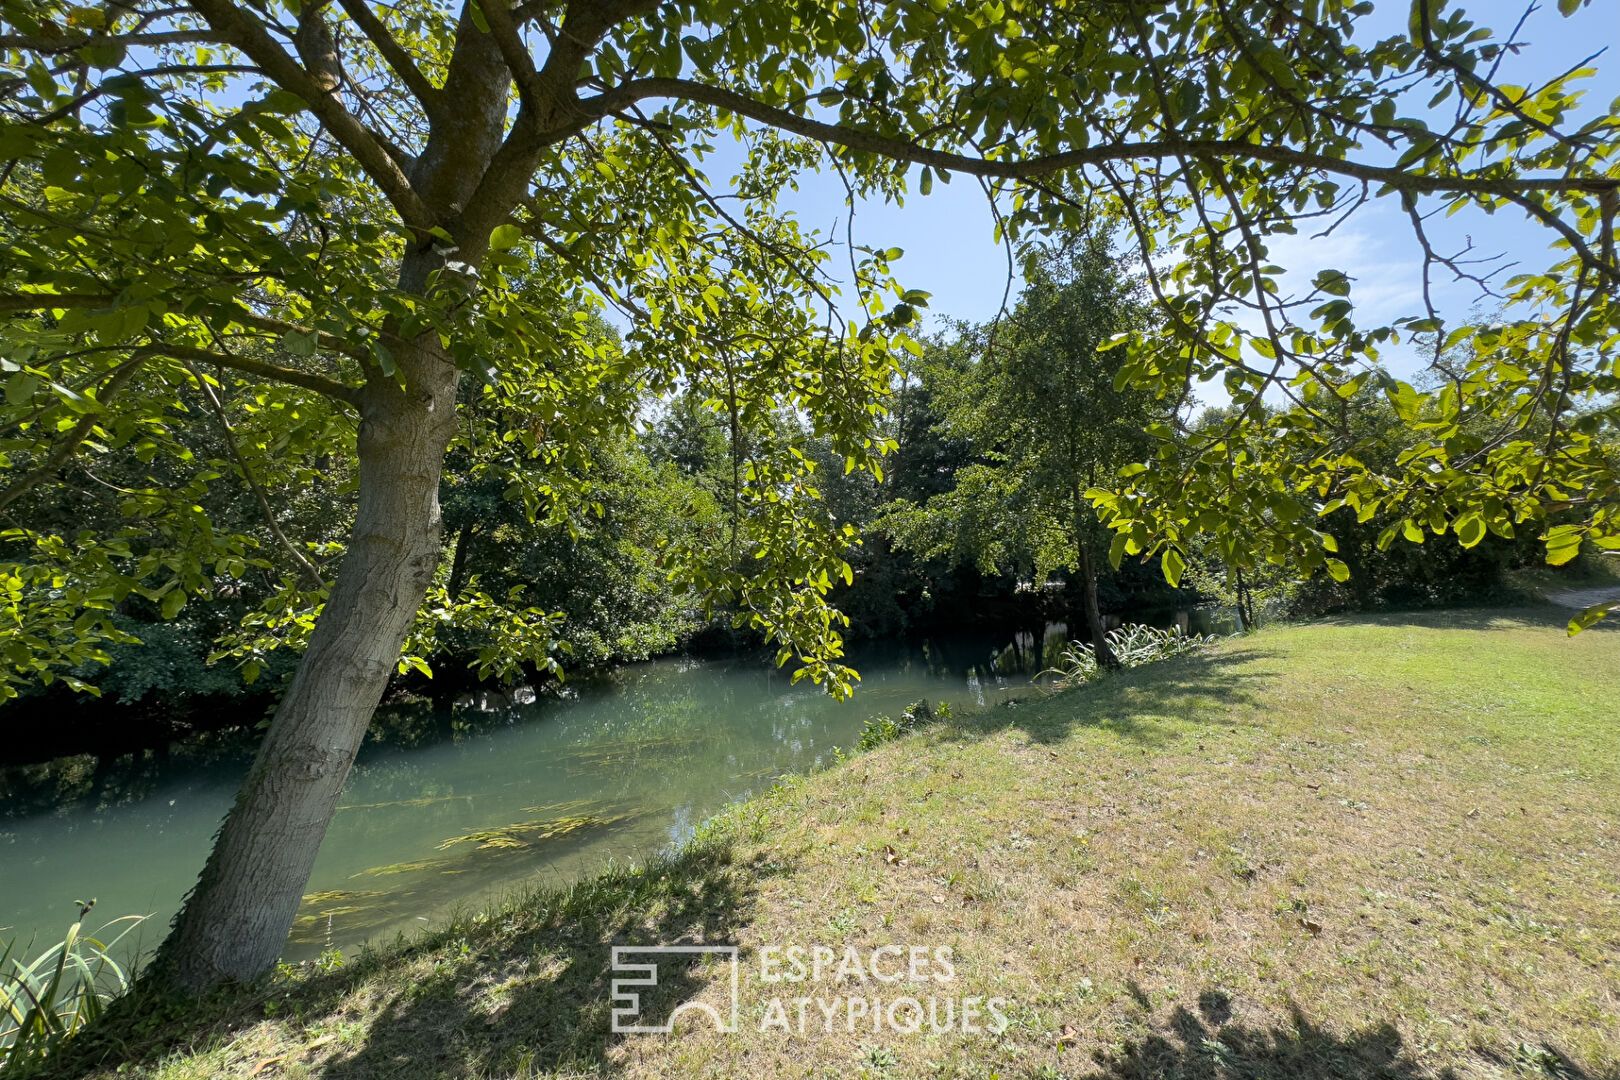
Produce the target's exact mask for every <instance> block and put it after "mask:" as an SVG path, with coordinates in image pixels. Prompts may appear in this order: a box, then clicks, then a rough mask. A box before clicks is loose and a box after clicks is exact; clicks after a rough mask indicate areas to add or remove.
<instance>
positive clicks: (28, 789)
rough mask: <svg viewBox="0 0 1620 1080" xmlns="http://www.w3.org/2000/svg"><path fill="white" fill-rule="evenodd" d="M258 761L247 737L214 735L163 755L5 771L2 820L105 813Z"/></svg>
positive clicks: (88, 757) (0, 771)
mask: <svg viewBox="0 0 1620 1080" xmlns="http://www.w3.org/2000/svg"><path fill="white" fill-rule="evenodd" d="M252 756H253V742H252V739H251V738H250V737H249V736H248V735H247V734H246V733H244V732H234V731H232V732H212V733H209V734H206V735H202V736H198V737H197V738H195V739H192V740H188V741H187V742H184V743H177V744H175V745H174V746H173V747H165V748H163V749H160V750H143V751H138V752H135V753H130V754H120V755H109V756H106V757H99V758H98V757H96V756H95V755H94V754H78V755H75V756H73V757H66V758H57V759H55V760H54V761H47V762H41V763H39V764H34V765H8V766H4V767H0V807H3V811H0V813H3V816H6V817H27V816H31V815H33V814H40V813H47V812H55V811H62V810H91V811H94V812H98V813H99V812H102V811H106V810H112V809H115V808H117V807H120V806H128V805H130V804H133V803H138V802H141V801H143V800H145V799H147V798H150V797H151V796H152V794H153V793H154V792H155V791H156V790H157V789H158V788H160V787H164V786H167V785H169V784H172V783H173V782H174V781H175V780H177V779H179V778H182V777H185V776H187V775H188V774H191V773H195V772H197V771H198V770H215V769H218V770H220V771H221V772H223V771H225V770H227V769H236V768H244V769H245V768H246V767H247V764H248V762H249V761H250V760H251V759H252Z"/></svg>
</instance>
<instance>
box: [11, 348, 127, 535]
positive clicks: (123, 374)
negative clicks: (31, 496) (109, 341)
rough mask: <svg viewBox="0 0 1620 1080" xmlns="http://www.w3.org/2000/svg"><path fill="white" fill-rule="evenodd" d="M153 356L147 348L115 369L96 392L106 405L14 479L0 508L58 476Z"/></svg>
mask: <svg viewBox="0 0 1620 1080" xmlns="http://www.w3.org/2000/svg"><path fill="white" fill-rule="evenodd" d="M151 355H152V350H150V349H143V350H141V351H140V352H137V353H136V354H135V355H134V356H133V357H131V358H130V359H128V360H126V361H124V362H123V363H122V364H120V365H119V366H118V367H116V368H114V369H113V375H112V378H110V379H108V380H107V385H106V386H103V387H102V388H101V392H100V393H98V394H97V395H96V404H98V405H100V406H102V408H99V409H96V410H94V411H92V412H87V413H85V414H84V415H83V416H81V417H79V420H78V423H76V424H74V425H73V427H72V428H70V429H69V430H68V433H67V435H66V437H64V438H63V439H62V440H60V441H59V442H58V443H57V444H56V445H55V446H53V447H51V451H50V453H48V454H46V455H45V460H44V461H42V462H40V464H39V465H38V466H36V467H35V468H32V469H30V470H28V471H27V472H25V473H23V474H22V475H21V476H19V477H18V478H17V479H16V480H14V481H12V482H11V484H10V485H9V486H8V487H7V488H6V489H5V491H0V510H4V509H5V508H6V507H8V506H10V505H11V504H12V503H14V502H16V501H17V500H18V499H20V498H22V497H23V496H24V495H26V494H28V493H29V492H30V491H32V490H33V489H34V488H36V487H38V486H39V485H40V483H41V482H43V481H44V480H47V479H49V478H50V477H51V476H53V475H55V473H56V470H58V469H60V468H61V467H62V466H63V465H64V464H66V462H67V460H68V458H70V457H72V456H73V454H74V452H75V451H76V450H78V449H79V446H80V445H81V444H82V443H83V442H84V440H85V439H87V438H89V437H90V433H91V432H92V431H94V430H95V429H96V422H97V421H99V420H100V419H101V417H102V413H103V412H104V411H105V406H106V404H107V402H108V401H110V400H111V399H112V397H113V395H115V394H117V393H118V391H120V390H122V389H123V388H124V386H125V385H126V384H127V383H128V382H129V380H130V379H131V378H133V377H134V375H135V372H136V371H137V370H138V369H139V368H140V366H141V364H143V363H145V361H146V360H147V358H148V357H149V356H151Z"/></svg>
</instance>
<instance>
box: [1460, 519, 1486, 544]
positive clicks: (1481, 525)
mask: <svg viewBox="0 0 1620 1080" xmlns="http://www.w3.org/2000/svg"><path fill="white" fill-rule="evenodd" d="M1453 527H1454V528H1455V529H1456V531H1457V539H1458V540H1459V541H1461V543H1462V546H1463V547H1465V548H1471V547H1473V546H1474V545H1475V544H1477V543H1479V542H1480V541H1481V540H1483V539H1485V519H1484V518H1482V517H1480V516H1479V515H1478V514H1469V515H1467V516H1465V517H1462V518H1459V519H1457V523H1456V525H1455V526H1453Z"/></svg>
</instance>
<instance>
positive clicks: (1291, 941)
mask: <svg viewBox="0 0 1620 1080" xmlns="http://www.w3.org/2000/svg"><path fill="white" fill-rule="evenodd" d="M1561 622H1562V619H1561V618H1560V617H1559V616H1558V615H1557V614H1556V613H1542V612H1539V611H1513V612H1465V613H1454V614H1440V615H1410V616H1400V617H1390V618H1384V619H1373V620H1357V621H1343V622H1328V623H1322V624H1317V625H1312V626H1306V627H1294V628H1287V629H1280V630H1276V631H1271V632H1266V633H1261V634H1257V635H1254V636H1251V637H1248V638H1244V639H1237V640H1233V641H1230V642H1228V643H1226V644H1224V645H1223V646H1221V647H1220V648H1218V649H1216V650H1214V651H1212V652H1209V653H1205V654H1202V655H1199V656H1193V657H1186V658H1182V659H1179V660H1175V661H1169V662H1166V663H1163V664H1159V665H1154V666H1151V667H1148V668H1143V669H1138V670H1135V671H1131V672H1126V673H1123V674H1121V675H1117V676H1114V677H1111V678H1109V679H1105V680H1103V681H1101V682H1100V683H1098V684H1095V685H1092V686H1088V687H1085V688H1082V689H1078V690H1074V691H1070V692H1067V693H1064V694H1060V695H1056V696H1053V697H1049V698H1035V699H1031V700H1027V701H1025V702H1022V703H1019V704H1017V705H1014V706H1011V707H1003V708H998V709H993V710H990V711H988V712H985V713H982V714H979V715H976V716H972V717H967V718H959V719H958V720H956V721H954V722H950V723H946V724H941V725H939V726H936V727H933V728H930V729H927V730H925V731H923V732H921V733H919V734H916V735H913V736H910V737H907V738H905V739H902V740H899V741H898V742H895V743H891V744H889V745H887V746H884V747H882V748H880V749H878V750H877V751H874V752H872V753H869V754H865V755H861V756H859V757H857V758H854V759H852V760H851V761H849V762H847V763H845V764H844V765H842V766H840V767H838V768H835V769H832V770H830V771H828V772H826V773H823V774H821V775H818V776H814V777H811V778H807V779H798V780H793V781H791V782H787V783H784V784H783V785H781V786H780V787H779V788H778V789H777V790H776V791H774V792H773V793H772V794H770V795H769V796H767V797H765V798H763V799H760V800H757V801H755V802H752V803H749V804H746V805H744V806H741V807H738V808H736V809H735V810H734V811H733V812H731V813H729V814H727V815H726V816H724V817H723V818H722V819H721V820H720V821H719V822H717V823H715V825H714V826H713V827H712V828H711V829H710V830H709V831H708V832H707V833H706V834H705V835H704V836H703V837H702V838H700V841H699V842H698V843H697V844H695V845H694V846H693V848H692V849H691V850H689V851H688V852H686V853H684V854H683V855H682V856H680V857H678V858H676V859H674V860H672V861H670V862H667V863H663V864H659V865H656V866H652V867H648V868H643V869H642V870H640V871H622V872H618V873H614V874H609V875H607V876H605V877H603V878H602V879H600V880H597V881H592V882H586V883H582V884H581V885H580V886H577V887H575V888H574V889H572V890H569V891H567V892H565V893H553V894H542V895H536V896H533V897H529V898H527V899H525V900H522V901H518V902H515V903H514V904H512V905H511V906H509V907H508V908H505V909H503V910H500V911H496V912H493V913H490V914H487V915H485V916H481V917H478V918H470V919H467V920H463V921H461V922H460V923H458V924H457V925H455V926H451V927H448V928H445V929H443V930H441V931H439V932H437V933H436V934H435V935H434V936H432V937H430V938H428V939H425V940H423V941H422V942H420V943H418V944H417V945H415V946H413V947H411V948H410V949H407V950H404V951H401V952H396V953H390V954H387V955H377V956H372V957H369V958H367V959H366V960H365V961H363V962H362V963H361V964H358V965H351V966H350V967H349V968H345V969H344V970H342V971H340V972H337V973H334V974H331V975H327V976H321V977H316V978H311V979H303V980H298V981H295V982H293V983H290V984H288V983H286V982H282V983H277V984H275V985H272V986H269V987H261V988H259V989H258V990H256V991H255V992H254V993H252V994H246V993H243V992H237V993H235V994H233V995H229V996H227V997H226V998H224V999H222V1000H221V1001H219V1002H215V1003H213V1004H212V1005H211V1006H210V1009H209V1010H208V1012H207V1014H206V1015H207V1019H206V1021H201V1020H198V1019H197V1018H196V1017H195V1016H192V1017H190V1018H187V1019H185V1020H184V1021H183V1022H179V1021H160V1022H156V1023H153V1024H150V1025H148V1026H149V1028H151V1029H152V1030H148V1031H147V1032H145V1033H144V1034H142V1035H140V1036H139V1037H138V1038H136V1039H135V1040H134V1041H133V1042H129V1043H126V1044H122V1045H120V1046H119V1048H118V1050H117V1053H116V1057H118V1058H120V1059H122V1060H123V1061H124V1063H125V1068H126V1069H130V1070H134V1071H135V1072H136V1073H137V1074H141V1075H154V1076H159V1077H163V1078H165V1080H181V1078H189V1077H201V1076H218V1075H250V1074H256V1075H258V1076H262V1077H317V1076H318V1077H332V1078H338V1077H391V1076H398V1077H413V1078H414V1077H433V1076H457V1077H460V1076H479V1077H482V1076H490V1077H495V1076H499V1077H508V1076H513V1077H516V1076H537V1077H538V1076H578V1075H589V1076H596V1075H602V1076H625V1077H636V1078H643V1077H649V1078H650V1077H698V1076H702V1077H738V1078H744V1077H746V1078H754V1077H778V1076H780V1077H822V1076H826V1077H841V1076H872V1077H889V1076H893V1077H913V1076H916V1077H925V1076H926V1077H933V1076H939V1077H980V1078H986V1080H988V1078H990V1077H1008V1078H1010V1077H1047V1078H1055V1077H1059V1076H1066V1077H1075V1078H1078V1077H1087V1078H1095V1080H1102V1078H1125V1077H1143V1078H1147V1077H1189V1078H1194V1077H1196V1078H1210V1080H1214V1078H1226V1077H1323V1078H1326V1077H1351V1078H1362V1077H1368V1078H1370V1077H1426V1076H1443V1075H1448V1074H1451V1075H1457V1076H1461V1077H1472V1076H1481V1077H1510V1076H1512V1077H1517V1076H1542V1077H1558V1076H1567V1077H1570V1078H1576V1077H1605V1078H1607V1077H1616V1076H1620V969H1617V964H1616V957H1617V956H1620V900H1617V898H1620V781H1617V768H1616V766H1617V764H1620V762H1617V756H1620V754H1617V750H1616V745H1617V740H1616V735H1617V734H1620V731H1617V729H1620V710H1617V709H1616V707H1615V705H1616V689H1617V686H1620V679H1617V676H1620V632H1617V631H1616V630H1613V629H1599V630H1594V631H1589V632H1588V633H1586V634H1583V635H1581V636H1580V637H1577V638H1575V639H1567V638H1566V637H1565V636H1564V634H1563V632H1562V630H1561V628H1560V627H1561ZM658 941H664V942H671V941H728V942H736V943H738V944H740V945H741V946H743V960H742V992H741V1024H740V1030H739V1032H738V1033H737V1034H734V1035H722V1034H719V1033H716V1032H714V1031H712V1030H710V1029H708V1028H706V1027H705V1026H704V1025H703V1024H699V1023H691V1024H688V1023H686V1022H684V1021H683V1023H682V1025H681V1027H680V1029H679V1030H680V1033H679V1035H678V1037H676V1038H668V1037H664V1036H633V1037H627V1038H621V1037H609V1036H608V1034H607V1028H608V1009H609V1004H608V1000H607V998H608V989H607V987H608V979H609V975H608V972H607V970H606V969H607V946H608V944H609V943H612V942H637V943H646V942H658ZM890 943H896V944H901V945H925V946H928V947H930V948H933V947H936V946H945V945H948V946H950V947H951V949H952V950H953V954H954V958H955V969H956V977H955V980H954V981H953V982H952V983H950V984H949V985H948V986H946V987H944V988H943V989H944V990H945V991H946V992H947V993H948V994H949V995H950V996H953V997H956V998H960V997H962V996H966V995H983V996H986V997H990V996H995V997H1001V998H1005V999H1007V1001H1008V1002H1009V1004H1008V1005H1007V1006H1006V1007H1005V1010H1004V1011H1005V1013H1006V1015H1007V1017H1008V1019H1009V1021H1010V1025H1009V1026H1008V1027H1007V1028H1006V1030H1005V1031H1003V1032H1002V1033H1001V1034H999V1035H991V1034H988V1033H982V1034H976V1035H965V1034H962V1033H961V1032H959V1031H955V1032H951V1033H946V1034H933V1033H930V1032H929V1031H928V1029H927V1028H926V1027H925V1028H924V1032H923V1033H920V1034H917V1035H904V1034H897V1033H895V1032H893V1031H891V1030H887V1029H885V1030H883V1031H881V1032H879V1033H873V1032H872V1031H871V1030H870V1029H869V1028H867V1027H866V1026H865V1024H864V1023H863V1024H862V1025H861V1026H860V1028H859V1029H858V1030H857V1031H855V1032H848V1031H845V1030H843V1029H842V1026H841V1025H840V1026H839V1028H838V1029H837V1030H835V1031H834V1032H833V1033H831V1034H828V1033H827V1032H826V1031H825V1027H824V1024H822V1022H821V1021H819V1020H818V1019H817V1018H816V1014H815V1013H814V1011H812V1012H811V1022H810V1024H809V1026H808V1028H807V1029H806V1034H805V1035H803V1036H798V1035H792V1036H789V1035H784V1034H781V1033H779V1032H776V1031H771V1032H767V1033H763V1034H762V1033H761V1032H760V1030H759V1028H760V1023H761V1021H762V1018H763V1017H764V1016H765V1015H766V1013H765V1009H766V1007H767V1001H768V999H769V998H771V997H773V996H784V997H791V996H793V995H794V994H799V993H807V994H812V995H819V996H823V997H826V998H831V997H834V996H837V995H840V994H843V995H849V994H852V993H853V994H863V995H867V996H875V997H880V998H884V999H891V998H892V997H894V996H896V995H898V994H900V993H904V992H908V991H909V992H911V993H915V994H918V995H921V994H924V993H939V992H940V988H939V987H923V986H910V987H909V988H908V991H903V990H901V989H899V988H897V987H895V986H889V985H878V984H875V983H871V982H868V983H866V984H864V985H860V984H848V983H846V984H842V985H840V984H837V983H833V982H830V981H824V982H822V983H819V984H815V985H814V986H811V987H809V988H808V989H806V988H794V987H786V986H783V985H780V984H767V983H763V982H761V981H760V980H759V978H758V972H759V962H758V957H759V950H760V949H761V948H762V947H765V946H770V945H779V946H780V945H789V944H801V945H804V946H813V945H817V944H822V945H827V946H830V947H833V948H835V949H837V950H842V949H844V948H845V947H846V946H850V945H853V946H856V947H857V948H859V949H860V950H862V952H863V954H867V955H869V954H870V952H871V950H872V949H873V948H875V947H877V946H879V945H884V944H890ZM722 974H723V972H722V971H721V970H720V969H717V968H714V967H708V968H703V967H699V968H696V969H694V970H692V971H690V972H681V973H678V974H676V976H675V985H673V986H669V987H666V990H667V991H668V993H669V994H671V995H674V996H675V997H684V996H690V995H694V994H695V995H697V997H698V999H699V1000H707V1001H712V1002H714V1003H715V1004H717V1005H723V1004H724V1000H725V990H726V987H727V985H728V983H727V981H726V980H725V979H724V978H722ZM790 1009H791V1006H790ZM126 1037H127V1035H126ZM105 1045H107V1044H103V1046H105ZM92 1048H93V1044H87V1045H86V1047H85V1049H86V1050H87V1051H88V1050H90V1049H92ZM75 1071H79V1072H83V1071H85V1066H84V1064H83V1062H80V1063H79V1064H78V1065H77V1066H76V1068H75Z"/></svg>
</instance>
